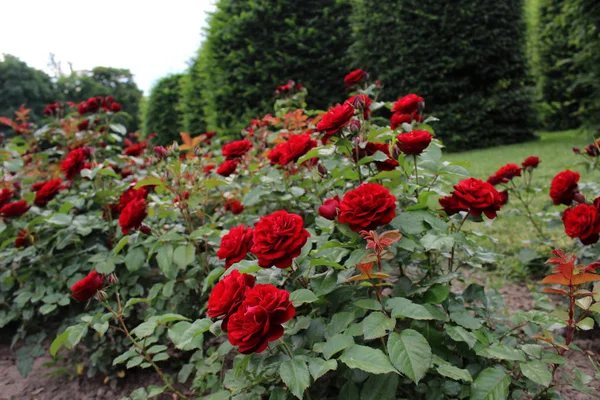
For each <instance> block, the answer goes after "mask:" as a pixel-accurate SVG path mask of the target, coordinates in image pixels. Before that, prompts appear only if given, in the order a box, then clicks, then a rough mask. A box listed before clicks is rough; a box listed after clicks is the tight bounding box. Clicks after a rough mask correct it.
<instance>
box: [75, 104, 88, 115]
mask: <svg viewBox="0 0 600 400" xmlns="http://www.w3.org/2000/svg"><path fill="white" fill-rule="evenodd" d="M88 111H89V110H88V106H87V104H86V103H85V102H81V103H79V105H78V106H77V112H78V113H79V115H84V114H87V112H88Z"/></svg>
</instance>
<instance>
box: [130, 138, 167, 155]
mask: <svg viewBox="0 0 600 400" xmlns="http://www.w3.org/2000/svg"><path fill="white" fill-rule="evenodd" d="M133 139H137V135H135V134H133ZM123 143H124V144H125V148H124V149H123V154H124V155H126V156H132V157H139V156H141V155H142V153H143V152H144V150H146V147H148V140H143V141H141V142H134V141H132V140H131V139H129V138H125V139H124V140H123ZM165 151H166V149H165ZM155 152H156V148H155Z"/></svg>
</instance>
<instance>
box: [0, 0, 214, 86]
mask: <svg viewBox="0 0 600 400" xmlns="http://www.w3.org/2000/svg"><path fill="white" fill-rule="evenodd" d="M215 1H216V0H171V1H164V0H145V1H144V0H120V1H116V0H101V1H85V0H78V1H74V0H54V1H47V0H19V1H1V3H2V6H1V13H2V21H0V54H1V53H8V54H12V55H14V56H17V57H19V58H20V59H21V60H22V61H24V62H26V63H27V64H28V65H29V66H32V67H34V68H38V69H42V70H44V71H46V72H48V73H49V72H50V70H49V68H48V61H49V59H50V57H49V55H50V53H54V54H56V60H57V61H61V62H62V70H63V72H66V73H68V72H69V66H68V62H69V61H70V62H71V63H72V64H73V68H74V69H76V70H82V69H91V68H93V67H96V66H106V67H116V68H128V69H129V70H131V72H132V73H133V74H134V75H135V81H136V83H137V84H138V86H139V87H140V89H142V90H143V91H144V93H145V94H148V93H149V90H150V88H151V87H152V84H153V83H154V82H155V81H156V80H157V79H159V78H161V77H163V76H165V75H167V74H170V73H176V72H183V71H184V70H185V69H186V67H187V64H186V62H187V61H188V60H189V59H190V58H192V57H193V56H194V54H195V53H196V51H197V50H198V47H199V45H200V43H201V41H202V35H203V34H202V28H203V27H205V26H206V11H212V10H214V8H215V7H214V3H215Z"/></svg>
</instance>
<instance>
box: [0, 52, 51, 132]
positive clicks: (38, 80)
mask: <svg viewBox="0 0 600 400" xmlns="http://www.w3.org/2000/svg"><path fill="white" fill-rule="evenodd" d="M55 97H56V94H55V91H54V87H53V86H52V82H51V80H50V77H49V76H48V75H47V74H45V73H44V72H42V71H39V70H37V69H35V68H31V67H28V66H27V64H26V63H24V62H23V61H21V60H19V59H18V58H17V57H14V56H11V55H8V54H5V55H4V60H3V61H2V62H0V116H5V117H8V118H11V119H12V118H14V116H15V114H14V111H15V110H17V109H19V107H20V106H21V105H22V104H24V105H25V107H27V108H29V109H31V112H30V113H29V116H30V117H31V118H32V121H35V122H39V121H40V120H41V118H42V116H43V114H42V110H43V109H44V107H45V106H46V105H48V104H50V103H53V102H54V99H55Z"/></svg>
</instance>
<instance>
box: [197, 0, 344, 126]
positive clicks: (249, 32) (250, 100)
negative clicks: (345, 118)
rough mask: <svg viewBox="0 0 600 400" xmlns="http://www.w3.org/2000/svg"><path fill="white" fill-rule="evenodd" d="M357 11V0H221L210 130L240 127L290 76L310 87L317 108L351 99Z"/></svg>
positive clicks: (266, 106) (210, 70) (209, 73)
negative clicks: (347, 82) (352, 22)
mask: <svg viewBox="0 0 600 400" xmlns="http://www.w3.org/2000/svg"><path fill="white" fill-rule="evenodd" d="M350 14H351V4H350V0H307V1H291V0H252V1H250V0H242V1H239V0H235V1H234V0H220V1H219V2H218V3H217V10H216V11H215V13H214V14H213V15H212V16H211V17H210V20H209V28H208V32H207V38H206V42H205V43H204V46H205V48H204V49H203V50H202V51H203V55H204V56H205V57H202V59H201V64H202V66H201V67H200V69H201V71H202V72H201V74H202V75H204V79H205V80H206V86H207V88H206V90H204V91H202V93H203V95H204V94H205V93H206V95H207V99H206V104H207V107H206V111H207V115H206V117H207V120H208V125H209V129H211V130H213V129H218V130H219V133H220V134H221V133H222V132H223V130H227V132H229V133H235V132H239V130H240V129H241V128H243V127H245V126H247V124H248V122H249V119H250V118H252V117H255V116H256V115H257V114H265V113H266V112H269V111H270V110H271V105H272V103H273V93H274V91H275V89H276V87H277V86H278V85H282V84H285V83H286V82H287V81H288V79H293V80H295V81H296V82H298V83H302V84H303V85H305V86H306V87H307V88H308V92H309V97H308V101H309V103H310V104H309V108H317V109H325V108H327V106H328V105H330V104H332V103H337V102H342V101H343V100H345V92H344V83H343V79H344V76H345V74H346V73H347V72H348V71H349V69H348V68H349V65H348V63H347V59H346V52H347V49H348V47H349V45H350V43H351V34H350V28H349V16H350Z"/></svg>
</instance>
